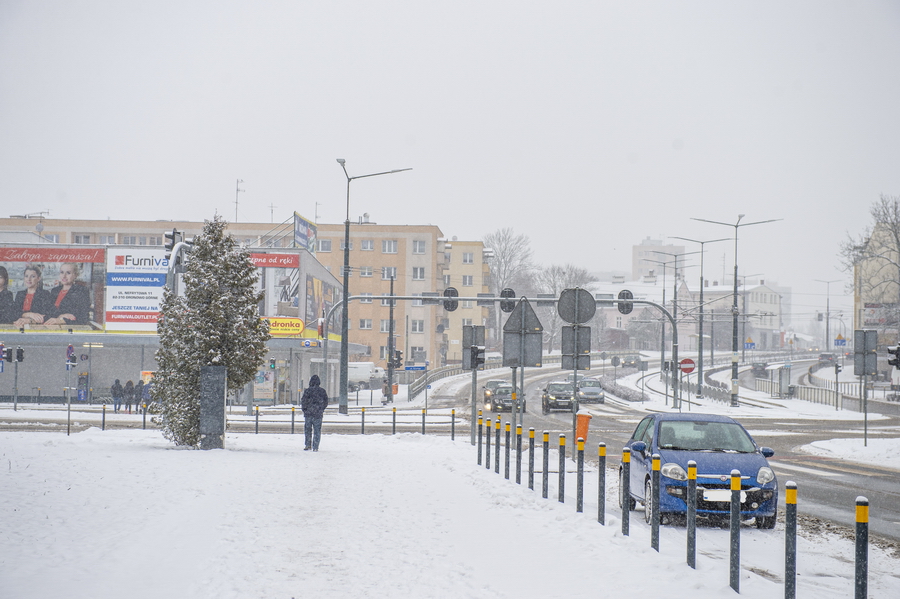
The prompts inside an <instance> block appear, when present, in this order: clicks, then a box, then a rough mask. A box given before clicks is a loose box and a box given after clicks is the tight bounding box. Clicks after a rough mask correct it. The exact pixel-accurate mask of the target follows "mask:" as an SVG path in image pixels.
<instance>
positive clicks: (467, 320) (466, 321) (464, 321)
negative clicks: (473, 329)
mask: <svg viewBox="0 0 900 599" xmlns="http://www.w3.org/2000/svg"><path fill="white" fill-rule="evenodd" d="M462 324H463V326H464V327H470V326H472V319H471V318H463V319H462Z"/></svg>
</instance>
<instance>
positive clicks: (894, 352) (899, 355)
mask: <svg viewBox="0 0 900 599" xmlns="http://www.w3.org/2000/svg"><path fill="white" fill-rule="evenodd" d="M888 364H890V365H891V366H893V367H894V368H897V367H898V366H900V345H892V346H890V347H888Z"/></svg>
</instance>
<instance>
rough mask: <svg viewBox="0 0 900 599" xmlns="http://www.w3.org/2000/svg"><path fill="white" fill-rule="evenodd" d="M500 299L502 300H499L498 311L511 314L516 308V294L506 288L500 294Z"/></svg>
mask: <svg viewBox="0 0 900 599" xmlns="http://www.w3.org/2000/svg"><path fill="white" fill-rule="evenodd" d="M500 297H502V298H504V299H501V300H500V310H502V311H503V312H512V311H513V310H515V308H516V301H515V299H512V298H515V297H516V292H515V291H513V290H512V289H510V288H509V287H507V288H506V289H504V290H503V291H501V292H500Z"/></svg>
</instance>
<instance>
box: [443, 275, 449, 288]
mask: <svg viewBox="0 0 900 599" xmlns="http://www.w3.org/2000/svg"><path fill="white" fill-rule="evenodd" d="M449 286H450V275H444V288H445V289H446V288H447V287H449Z"/></svg>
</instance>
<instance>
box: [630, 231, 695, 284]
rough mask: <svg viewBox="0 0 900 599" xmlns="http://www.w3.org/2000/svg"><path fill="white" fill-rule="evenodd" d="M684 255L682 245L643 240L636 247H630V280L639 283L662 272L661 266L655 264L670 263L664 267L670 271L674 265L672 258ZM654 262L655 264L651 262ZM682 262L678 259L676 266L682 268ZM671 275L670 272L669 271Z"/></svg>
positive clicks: (649, 239)
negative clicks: (650, 275) (648, 276)
mask: <svg viewBox="0 0 900 599" xmlns="http://www.w3.org/2000/svg"><path fill="white" fill-rule="evenodd" d="M682 254H684V246H683V245H672V244H667V243H663V241H662V240H661V239H651V238H649V237H647V238H645V239H644V240H643V241H641V243H640V244H638V245H633V246H631V280H632V281H641V280H643V279H644V277H645V276H647V275H649V274H651V271H652V272H655V273H660V272H662V269H663V265H662V264H657V262H671V263H673V264H672V265H669V266H666V268H667V269H671V268H672V266H673V265H674V259H675V258H674V256H676V255H678V256H680V255H682ZM653 260H655V261H656V262H652V261H653ZM682 264H683V260H682V259H680V258H679V260H678V266H679V268H680V267H681V266H682ZM670 273H671V270H670Z"/></svg>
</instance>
